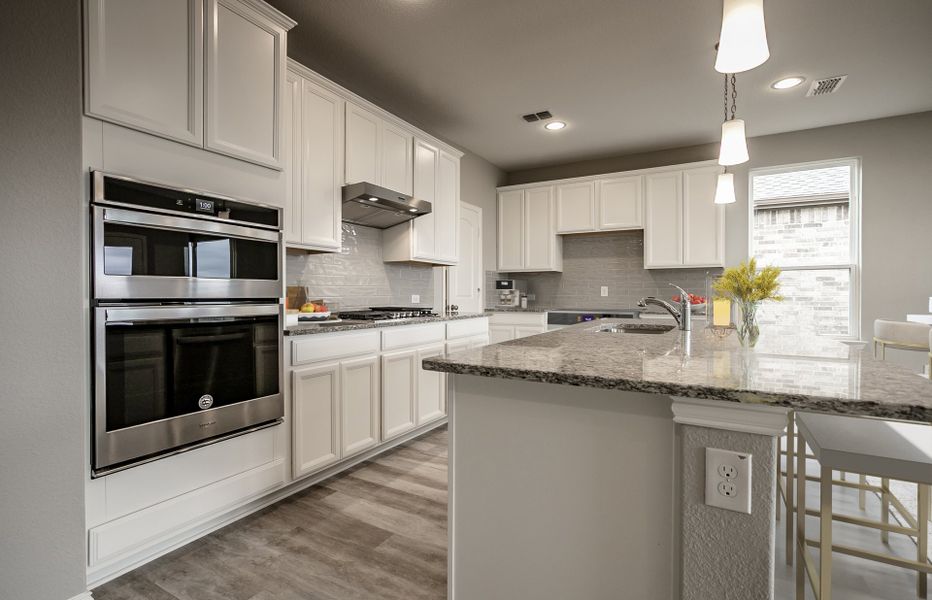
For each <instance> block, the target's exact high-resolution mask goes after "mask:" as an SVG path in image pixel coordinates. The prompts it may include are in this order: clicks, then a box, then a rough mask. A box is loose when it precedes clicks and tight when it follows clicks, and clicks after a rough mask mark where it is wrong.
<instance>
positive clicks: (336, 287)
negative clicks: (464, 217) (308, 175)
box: [285, 223, 434, 310]
mask: <svg viewBox="0 0 932 600" xmlns="http://www.w3.org/2000/svg"><path fill="white" fill-rule="evenodd" d="M285 281H286V282H287V285H303V286H305V287H307V288H308V297H309V298H312V299H318V298H319V299H322V300H323V301H324V302H327V303H329V304H332V305H335V306H336V307H337V308H339V309H341V310H345V309H353V308H365V307H368V306H379V305H401V306H410V305H412V302H411V296H412V294H416V295H419V296H420V297H421V302H420V303H419V304H418V305H419V306H425V307H433V295H434V272H433V268H432V267H430V266H428V265H423V266H422V265H417V264H408V263H386V262H382V231H381V230H379V229H373V228H372V227H362V226H360V225H353V224H350V223H343V250H342V251H341V252H339V253H331V254H308V253H306V252H303V251H295V250H289V251H288V254H287V256H286V258H285Z"/></svg>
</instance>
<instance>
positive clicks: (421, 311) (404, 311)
mask: <svg viewBox="0 0 932 600" xmlns="http://www.w3.org/2000/svg"><path fill="white" fill-rule="evenodd" d="M338 316H339V317H340V319H342V320H344V321H388V320H391V319H411V318H413V317H436V316H437V313H435V312H434V310H433V309H432V308H423V307H421V308H418V307H411V306H370V307H369V309H368V310H350V311H343V312H341V313H340V314H339V315H338Z"/></svg>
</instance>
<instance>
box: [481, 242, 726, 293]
mask: <svg viewBox="0 0 932 600" xmlns="http://www.w3.org/2000/svg"><path fill="white" fill-rule="evenodd" d="M721 271H722V270H721V269H645V268H644V232H643V231H614V232H607V233H593V234H584V235H565V236H563V272H562V273H514V274H512V275H507V274H496V273H494V272H487V273H488V275H487V280H486V289H487V292H486V306H494V305H495V303H496V302H497V301H498V298H497V295H496V292H495V289H494V286H493V285H490V282H489V277H491V278H498V277H499V276H500V275H501V276H502V277H508V278H513V279H523V280H525V281H526V282H527V286H528V293H529V294H534V296H535V298H534V300H533V301H530V302H529V303H528V305H529V306H530V307H532V308H578V309H588V308H634V307H635V305H636V304H637V301H638V300H639V299H641V298H643V297H645V296H656V297H657V298H663V299H665V300H670V299H671V297H672V296H673V295H674V294H678V293H679V292H677V291H676V290H675V289H673V288H671V287H670V286H669V285H668V284H669V283H675V284H677V285H679V286H680V287H682V288H684V289H686V290H687V291H689V292H692V293H693V294H698V295H700V296H705V295H706V290H705V287H706V273H710V274H711V275H713V276H717V275H718V274H719V273H721ZM492 283H494V282H492ZM603 285H604V286H608V296H607V297H602V295H601V290H600V288H601V286H603Z"/></svg>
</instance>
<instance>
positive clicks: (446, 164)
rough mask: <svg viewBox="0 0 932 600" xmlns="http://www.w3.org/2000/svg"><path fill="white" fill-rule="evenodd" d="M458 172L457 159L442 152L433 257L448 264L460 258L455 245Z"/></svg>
mask: <svg viewBox="0 0 932 600" xmlns="http://www.w3.org/2000/svg"><path fill="white" fill-rule="evenodd" d="M459 171H460V161H459V159H458V158H456V157H455V156H453V155H450V154H447V153H446V152H443V151H442V150H441V151H440V155H439V157H438V160H437V196H436V200H437V202H436V204H435V205H434V231H435V234H434V240H435V246H436V258H437V259H438V260H440V261H442V262H445V263H450V264H456V262H457V261H458V259H459V256H458V254H459V253H458V246H457V238H458V236H459V226H458V223H459V204H460V198H459V191H460V174H459Z"/></svg>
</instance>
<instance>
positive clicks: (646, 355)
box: [423, 319, 932, 422]
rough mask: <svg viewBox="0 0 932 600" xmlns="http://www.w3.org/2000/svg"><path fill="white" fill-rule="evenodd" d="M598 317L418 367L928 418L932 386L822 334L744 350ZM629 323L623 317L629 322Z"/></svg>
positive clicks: (703, 335) (701, 334) (700, 333)
mask: <svg viewBox="0 0 932 600" xmlns="http://www.w3.org/2000/svg"><path fill="white" fill-rule="evenodd" d="M613 322H623V321H618V320H614V319H604V320H602V321H598V322H595V323H582V324H579V325H574V326H572V327H568V328H566V329H562V330H559V331H553V332H550V333H545V334H540V335H535V336H531V337H526V338H522V339H518V340H513V341H510V342H504V343H501V344H495V345H491V346H485V347H482V348H477V349H474V350H468V351H465V352H459V353H456V354H453V355H450V356H448V357H436V358H430V359H427V360H425V361H424V363H423V366H424V368H425V369H429V370H432V371H441V372H447V373H460V374H467V375H479V376H483V377H498V378H505V379H522V380H527V381H538V382H545V383H555V384H564V385H573V386H585V387H594V388H605V389H617V390H624V391H635V392H647V393H654V394H664V395H669V396H682V397H688V398H705V399H710V400H723V401H730V402H742V403H754V404H769V405H775V406H785V407H790V408H794V409H800V410H812V411H817V412H828V413H841V414H853V415H864V416H874V417H881V418H890V419H906V420H911V421H923V422H932V381H929V380H928V379H926V378H925V377H922V376H920V375H918V374H917V373H914V372H912V371H911V370H909V369H906V368H904V367H900V366H898V365H894V364H891V363H889V362H882V361H879V360H875V359H874V358H872V357H871V352H870V350H869V349H867V348H865V349H861V348H859V347H858V346H849V345H847V344H844V343H842V342H840V341H837V340H833V339H828V338H822V337H816V336H812V337H805V338H803V337H799V338H787V337H775V338H769V337H768V336H767V335H766V332H765V333H764V334H763V335H762V336H761V339H760V341H759V342H758V344H757V347H756V348H754V349H753V350H750V351H749V350H745V349H743V348H741V346H740V344H739V343H738V339H737V336H735V335H734V334H732V335H729V336H726V337H724V338H718V337H715V336H714V335H713V334H712V333H711V332H710V331H708V330H706V329H704V328H699V327H697V328H696V329H695V330H694V331H692V332H690V333H689V334H688V335H687V334H686V333H685V332H681V331H679V330H677V329H674V330H672V331H669V332H666V333H662V334H638V333H605V332H599V331H597V330H598V329H600V328H601V327H602V326H604V325H606V324H609V323H613ZM628 323H630V321H628Z"/></svg>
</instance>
